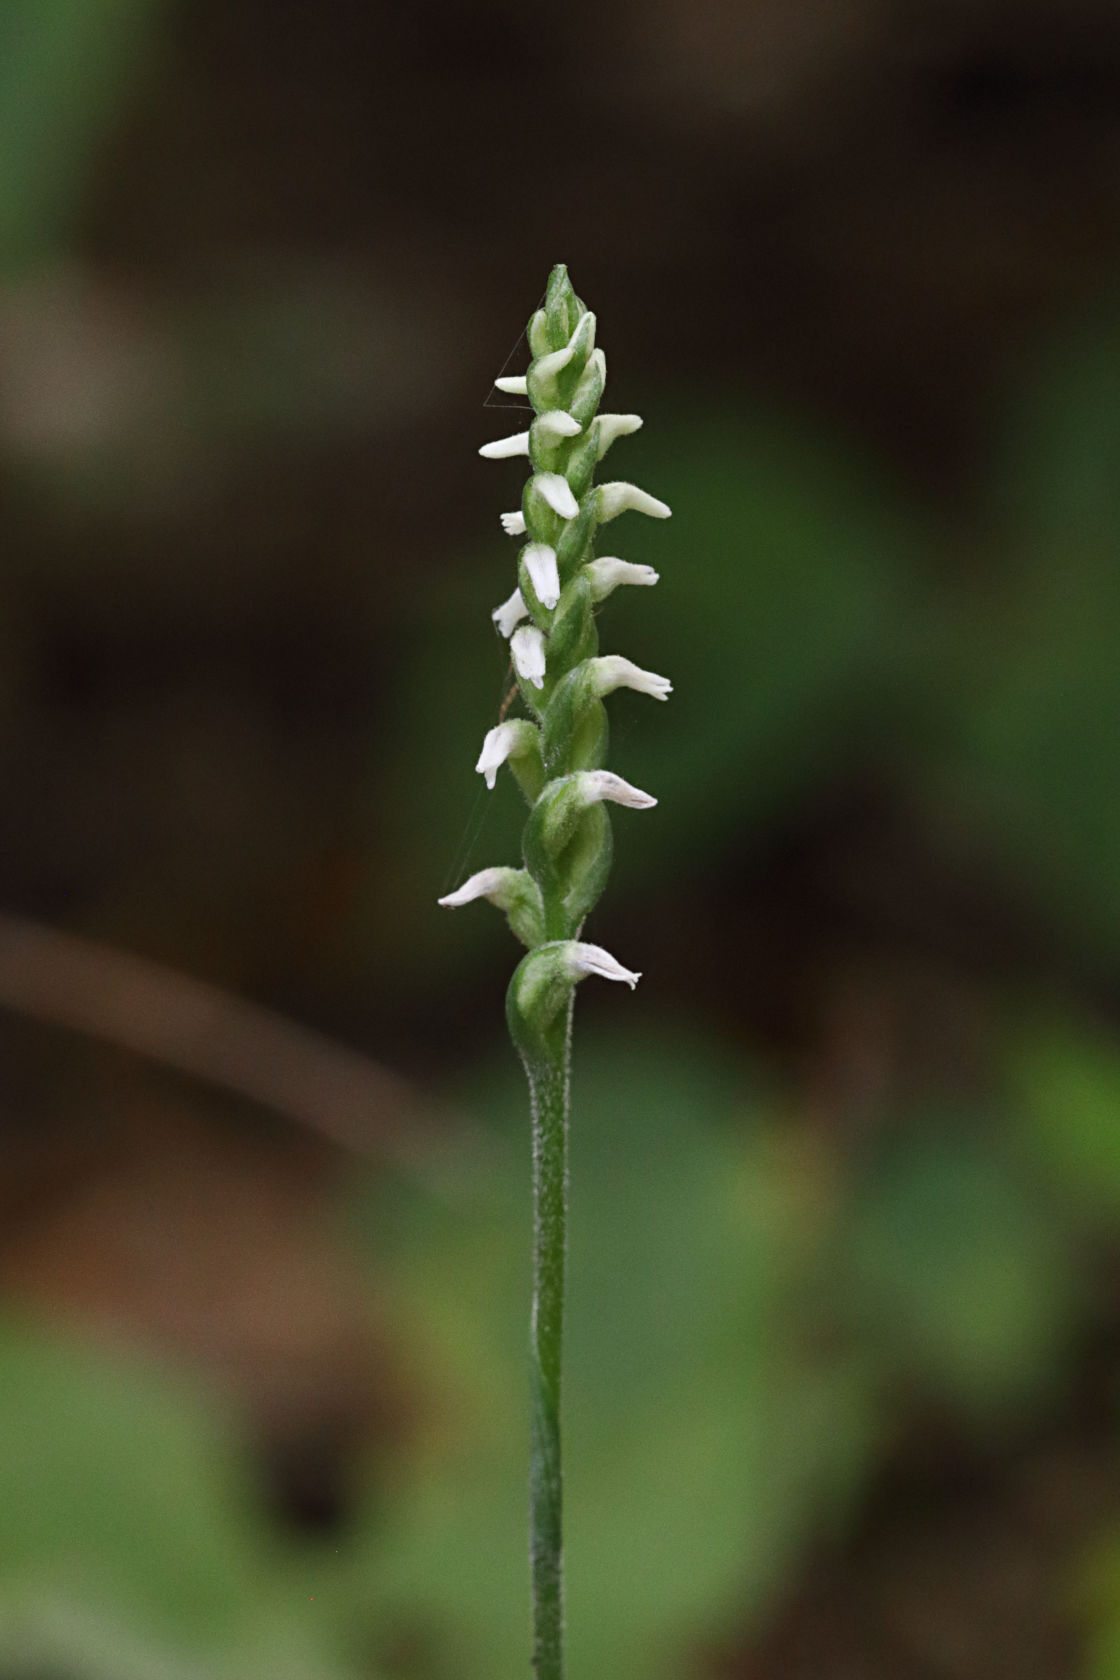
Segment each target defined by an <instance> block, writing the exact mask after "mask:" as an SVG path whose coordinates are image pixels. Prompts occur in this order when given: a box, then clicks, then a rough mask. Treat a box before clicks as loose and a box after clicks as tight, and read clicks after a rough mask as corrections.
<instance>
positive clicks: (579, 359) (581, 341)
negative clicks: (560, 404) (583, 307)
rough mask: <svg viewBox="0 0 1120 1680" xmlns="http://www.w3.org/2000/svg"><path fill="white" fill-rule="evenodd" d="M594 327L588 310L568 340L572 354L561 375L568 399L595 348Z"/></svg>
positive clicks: (592, 317) (581, 422)
mask: <svg viewBox="0 0 1120 1680" xmlns="http://www.w3.org/2000/svg"><path fill="white" fill-rule="evenodd" d="M595 325H596V322H595V316H594V315H593V314H592V313H591V311H590V310H588V311H587V312H586V313H585V314H584V315H582V316H580V318H579V320H578V322H577V323H576V326H577V328H578V330H573V336H572V338H571V339H570V340H569V342H570V343H571V346H572V349H573V351H574V354H573V356H572V359H571V361H570V362H569V363H568V365H567V367H566V368H565V369H564V371H563V374H562V375H561V378H562V380H563V382H564V383H565V384H566V385H567V388H568V394H569V399H570V398H571V397H572V396H573V395H574V394H575V391H576V389H577V387H578V385H579V382H580V380H581V378H582V377H583V373H584V370H585V369H586V367H587V363H588V360H589V359H590V356H591V352H592V350H594V348H595ZM567 406H568V404H567V403H565V404H564V407H565V408H567ZM576 418H577V419H579V416H578V415H577V416H576ZM583 423H584V422H583V421H582V420H581V421H580V424H581V425H583Z"/></svg>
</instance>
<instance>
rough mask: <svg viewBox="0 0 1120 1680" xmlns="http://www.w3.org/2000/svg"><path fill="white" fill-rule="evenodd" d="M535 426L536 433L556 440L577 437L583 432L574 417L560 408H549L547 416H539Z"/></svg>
mask: <svg viewBox="0 0 1120 1680" xmlns="http://www.w3.org/2000/svg"><path fill="white" fill-rule="evenodd" d="M536 424H537V429H538V431H541V432H546V433H548V434H549V435H550V436H552V437H557V438H573V437H578V436H579V434H580V432H582V430H583V427H582V426H581V425H580V423H579V421H578V420H577V419H576V418H575V416H574V415H572V414H568V413H567V412H566V411H565V410H564V409H562V408H550V409H549V411H548V413H547V414H542V415H540V416H539V418H538V419H537V422H536Z"/></svg>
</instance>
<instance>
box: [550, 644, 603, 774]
mask: <svg viewBox="0 0 1120 1680" xmlns="http://www.w3.org/2000/svg"><path fill="white" fill-rule="evenodd" d="M541 716H542V727H541V758H542V760H543V761H544V768H545V774H546V775H548V776H562V775H567V774H568V773H569V772H570V771H572V770H600V769H602V766H603V760H604V759H605V757H606V752H607V708H606V707H605V706H604V705H603V702H602V701H601V700H600V699H599V698H598V697H597V696H596V695H595V693H594V691H593V690H592V688H591V683H590V677H589V673H588V668H587V665H586V663H584V664H581V665H577V666H576V668H575V670H574V671H569V672H568V674H567V676H565V677H562V678H561V679H560V681H559V682H558V683H557V684H556V687H555V689H554V690H553V691H552V693H551V695H550V696H549V698H548V703H547V704H546V705H545V706H544V707H543V708H542V709H541Z"/></svg>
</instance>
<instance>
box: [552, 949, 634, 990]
mask: <svg viewBox="0 0 1120 1680" xmlns="http://www.w3.org/2000/svg"><path fill="white" fill-rule="evenodd" d="M568 962H569V964H570V967H571V972H572V975H573V978H580V977H581V976H583V975H584V974H597V975H598V976H599V977H600V979H602V980H621V981H622V982H623V983H624V984H625V985H627V986H629V988H630V990H631V991H633V990H634V987H635V986H636V985H637V984H638V981H639V980H640V979H641V978H642V977H641V975H640V974H635V973H633V971H632V970H631V969H629V968H623V966H622V964H621V963H620V962H618V961H616V959H615V958H614V957H612V956H611V954H610V952H609V951H604V949H603V947H602V946H601V945H583V944H581V943H579V942H578V941H575V940H573V942H572V944H571V946H570V947H569V951H568Z"/></svg>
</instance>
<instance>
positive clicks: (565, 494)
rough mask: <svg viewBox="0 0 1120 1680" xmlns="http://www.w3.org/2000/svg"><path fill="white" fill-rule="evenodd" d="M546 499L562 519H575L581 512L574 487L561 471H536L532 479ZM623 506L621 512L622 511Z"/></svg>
mask: <svg viewBox="0 0 1120 1680" xmlns="http://www.w3.org/2000/svg"><path fill="white" fill-rule="evenodd" d="M532 482H533V484H535V485H536V487H537V489H538V490H539V491H540V493H541V495H542V496H543V497H544V499H545V501H546V502H547V503H548V505H549V507H550V508H551V509H552V511H553V512H554V513H558V514H559V515H560V517H561V519H574V518H575V516H576V514H577V513H578V512H579V503H578V502H577V501H576V499H575V497H574V496H573V495H572V487H571V485H570V484H569V483H568V481H567V479H566V478H564V477H562V475H561V474H560V473H554V472H543V473H536V474H535V475H534V477H533V479H532ZM621 511H622V510H621V508H620V509H619V512H621Z"/></svg>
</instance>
